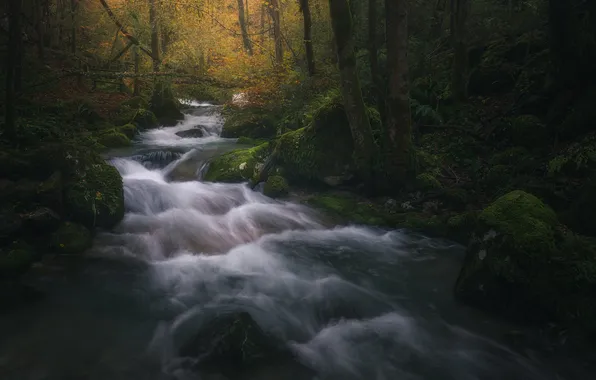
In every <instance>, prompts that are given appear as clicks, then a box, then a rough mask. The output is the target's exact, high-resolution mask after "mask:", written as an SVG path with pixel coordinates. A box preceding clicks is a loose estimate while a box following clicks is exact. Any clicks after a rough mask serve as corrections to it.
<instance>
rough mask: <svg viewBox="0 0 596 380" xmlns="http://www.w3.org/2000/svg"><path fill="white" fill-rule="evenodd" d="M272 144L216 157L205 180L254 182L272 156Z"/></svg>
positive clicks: (210, 164) (238, 150)
mask: <svg viewBox="0 0 596 380" xmlns="http://www.w3.org/2000/svg"><path fill="white" fill-rule="evenodd" d="M270 150H271V148H270V144H269V143H265V144H262V145H259V146H257V147H254V148H248V149H237V150H233V151H231V152H228V153H225V154H223V155H221V156H219V157H216V158H215V159H213V160H212V161H211V162H210V163H209V168H208V169H207V173H205V177H204V180H205V181H210V182H244V181H248V180H253V179H254V178H255V176H256V175H257V174H258V169H259V168H260V165H262V164H263V163H264V162H265V160H266V158H267V156H269V154H270Z"/></svg>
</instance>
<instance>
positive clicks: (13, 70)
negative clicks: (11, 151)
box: [3, 0, 22, 141]
mask: <svg viewBox="0 0 596 380" xmlns="http://www.w3.org/2000/svg"><path fill="white" fill-rule="evenodd" d="M21 9H22V0H9V3H8V13H9V23H10V25H9V37H8V54H7V57H6V59H7V62H6V105H5V106H6V113H5V116H4V117H5V119H4V131H3V132H4V137H5V138H6V139H7V140H10V141H14V140H15V139H16V109H15V108H16V99H17V95H18V91H19V87H20V85H18V83H19V82H20V78H19V77H18V76H19V72H20V71H19V70H18V67H19V66H20V65H21V62H19V61H20V59H21V53H20V50H21V45H22V41H21Z"/></svg>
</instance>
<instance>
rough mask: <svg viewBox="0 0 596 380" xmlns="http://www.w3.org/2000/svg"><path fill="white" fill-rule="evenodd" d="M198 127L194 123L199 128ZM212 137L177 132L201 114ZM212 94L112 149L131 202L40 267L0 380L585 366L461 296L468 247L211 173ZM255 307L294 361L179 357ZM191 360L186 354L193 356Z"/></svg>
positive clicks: (198, 122) (441, 374)
mask: <svg viewBox="0 0 596 380" xmlns="http://www.w3.org/2000/svg"><path fill="white" fill-rule="evenodd" d="M197 126H198V127H197ZM195 127H197V128H199V129H201V130H202V135H203V137H195V138H182V137H179V136H178V135H176V133H178V132H181V131H186V130H189V129H192V128H195ZM221 127H222V120H221V117H220V114H219V108H218V106H212V105H210V104H207V103H197V102H190V103H189V104H188V109H187V110H186V111H185V120H183V121H182V122H180V123H179V124H178V125H177V126H175V127H165V128H159V129H154V130H149V131H145V132H143V133H141V134H140V135H139V136H138V137H137V138H136V140H135V143H134V146H133V147H132V148H130V149H124V150H116V151H113V152H110V154H109V157H108V159H109V161H110V162H111V163H112V164H113V165H114V166H116V167H117V168H118V170H119V171H120V173H121V174H122V176H123V178H124V185H125V203H126V208H127V213H126V216H125V218H124V220H123V221H122V222H121V223H120V224H119V226H117V227H116V228H115V229H114V230H113V231H111V232H110V233H101V234H99V236H97V237H96V240H95V242H94V247H93V248H92V249H91V250H90V252H88V254H87V255H85V256H83V257H81V258H60V257H57V258H54V259H53V260H51V261H48V262H47V263H42V264H40V265H37V266H36V268H34V270H33V271H32V273H31V274H29V278H28V281H29V282H30V283H31V284H32V285H33V286H35V287H37V288H40V289H43V290H44V292H45V293H46V295H45V297H43V298H42V299H41V300H39V301H37V302H34V303H31V304H29V305H27V306H25V307H22V308H19V309H18V310H15V311H13V312H11V313H8V314H4V315H0V337H1V338H0V379H2V380H108V379H109V380H204V379H213V380H215V379H219V380H223V379H229V380H232V379H246V380H249V379H250V380H252V379H254V380H266V379H267V380H268V379H287V380H293V379H296V380H307V379H313V380H314V379H320V380H323V379H337V380H352V379H354V380H355V379H367V380H373V379H374V380H393V379H407V380H409V379H416V380H418V379H433V380H434V379H437V380H451V379H452V380H472V379H478V380H492V379H494V380H497V379H508V380H516V379H519V380H533V379H553V380H554V379H589V378H596V376H595V374H594V372H590V373H588V370H587V369H585V368H584V367H585V365H584V363H583V361H580V360H579V359H578V360H575V358H573V357H572V355H569V356H564V355H563V356H560V355H559V356H556V357H555V355H548V353H547V352H544V351H543V350H536V349H533V348H529V347H515V348H514V345H512V344H510V340H508V339H506V338H504V337H506V336H515V334H516V331H518V330H520V328H519V327H516V326H510V325H508V324H507V323H505V322H502V321H499V320H496V319H493V318H491V317H490V316H487V315H485V314H482V313H480V312H478V311H476V310H474V309H471V308H468V307H465V306H463V305H461V304H458V303H457V302H455V300H454V299H453V295H452V293H453V292H452V287H453V284H454V283H455V279H456V277H457V274H458V272H459V269H460V266H461V262H462V259H463V256H464V248H463V247H462V246H459V245H457V244H454V243H451V242H449V241H443V240H437V239H431V238H428V237H425V236H422V235H418V234H415V233H411V232H408V231H387V230H383V229H375V228H368V227H366V228H365V227H359V226H333V225H329V224H328V222H326V221H325V218H323V217H322V216H321V215H319V214H318V213H317V212H315V211H314V210H311V209H309V208H307V207H306V206H303V205H300V204H298V203H295V202H291V201H278V200H273V199H270V198H268V197H265V196H264V195H262V194H261V193H259V192H255V191H252V190H251V189H249V188H248V187H247V186H246V185H245V184H221V183H203V182H201V181H200V177H201V173H202V171H203V170H204V169H205V165H206V163H207V162H208V160H209V159H210V158H211V157H214V156H215V155H218V154H221V153H222V152H225V151H228V150H231V149H234V148H236V147H238V146H237V145H236V142H235V139H224V138H221V137H219V135H220V132H221ZM230 311H246V312H248V313H250V315H251V317H252V318H253V319H254V321H255V322H256V323H257V324H258V325H259V327H260V328H261V329H262V330H263V331H265V332H267V333H269V334H271V335H272V336H275V337H276V338H277V339H278V340H279V341H281V342H283V344H284V345H285V346H286V348H287V349H288V350H289V351H290V352H291V353H292V354H293V357H294V359H293V360H277V359H272V360H271V361H270V362H267V363H266V364H264V365H260V366H256V367H254V368H251V369H250V370H246V371H244V372H241V373H238V372H235V371H234V370H232V369H228V368H222V369H221V372H220V373H209V374H207V373H201V372H197V371H196V370H194V369H192V368H190V367H192V366H191V364H192V361H193V358H182V357H178V355H177V352H178V350H177V345H178V344H179V341H180V339H181V337H184V336H189V335H192V334H193V332H194V331H196V330H197V329H198V328H200V326H201V324H202V323H204V321H205V320H207V319H208V318H212V317H213V316H217V315H218V314H220V313H223V312H230ZM189 363H191V364H189Z"/></svg>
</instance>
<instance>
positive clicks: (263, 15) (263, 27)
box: [261, 5, 266, 53]
mask: <svg viewBox="0 0 596 380" xmlns="http://www.w3.org/2000/svg"><path fill="white" fill-rule="evenodd" d="M265 17H266V10H265V5H261V53H262V52H263V45H265Z"/></svg>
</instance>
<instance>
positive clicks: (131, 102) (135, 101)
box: [120, 96, 149, 109]
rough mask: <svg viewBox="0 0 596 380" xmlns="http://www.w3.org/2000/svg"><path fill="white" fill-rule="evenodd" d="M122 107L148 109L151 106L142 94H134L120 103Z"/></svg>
mask: <svg viewBox="0 0 596 380" xmlns="http://www.w3.org/2000/svg"><path fill="white" fill-rule="evenodd" d="M120 105H121V106H122V107H129V108H132V109H140V108H142V109H147V108H149V103H148V102H147V101H146V100H145V99H143V98H142V97H140V96H134V97H132V98H130V99H128V100H125V101H123V102H122V103H121V104H120Z"/></svg>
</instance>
